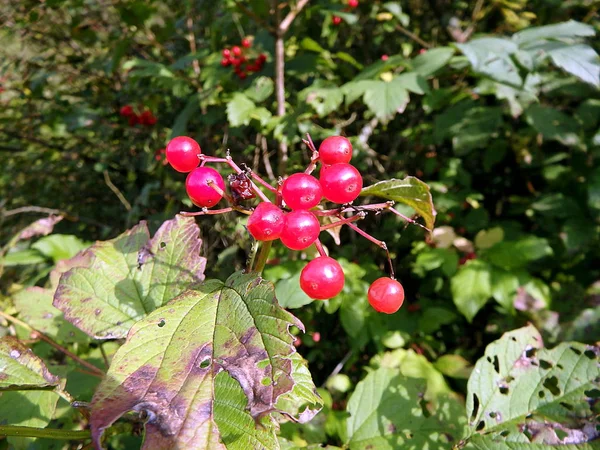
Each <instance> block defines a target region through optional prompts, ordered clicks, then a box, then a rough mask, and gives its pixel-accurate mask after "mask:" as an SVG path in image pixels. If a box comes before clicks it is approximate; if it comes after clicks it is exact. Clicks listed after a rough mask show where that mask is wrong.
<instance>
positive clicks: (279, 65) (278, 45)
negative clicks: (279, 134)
mask: <svg viewBox="0 0 600 450" xmlns="http://www.w3.org/2000/svg"><path fill="white" fill-rule="evenodd" d="M280 14H281V13H280V11H279V8H277V7H276V8H275V17H276V20H277V33H276V36H275V97H276V99H277V116H279V117H284V116H285V43H284V40H283V37H284V34H285V32H284V31H282V28H281V24H280V23H279V18H280ZM277 156H278V157H279V164H278V167H277V172H278V174H279V175H280V176H283V175H284V174H285V173H286V168H287V161H288V145H287V142H285V139H282V140H281V141H280V142H279V149H278V155H277Z"/></svg>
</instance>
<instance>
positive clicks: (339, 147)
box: [319, 136, 352, 166]
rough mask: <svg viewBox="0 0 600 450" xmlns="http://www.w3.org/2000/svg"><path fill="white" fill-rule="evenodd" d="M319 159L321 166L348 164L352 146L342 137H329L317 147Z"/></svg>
mask: <svg viewBox="0 0 600 450" xmlns="http://www.w3.org/2000/svg"><path fill="white" fill-rule="evenodd" d="M319 159H320V160H321V162H322V163H323V164H327V165H328V166H330V165H331V164H338V163H349V162H350V160H351V159H352V144H351V143H350V141H349V140H348V139H346V138H345V137H343V136H329V137H328V138H326V139H325V140H324V141H323V142H321V145H320V146H319Z"/></svg>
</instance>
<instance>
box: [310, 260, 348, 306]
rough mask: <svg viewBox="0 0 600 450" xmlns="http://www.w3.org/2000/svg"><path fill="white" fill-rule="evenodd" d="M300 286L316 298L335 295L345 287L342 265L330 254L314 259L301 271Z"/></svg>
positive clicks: (328, 297)
mask: <svg viewBox="0 0 600 450" xmlns="http://www.w3.org/2000/svg"><path fill="white" fill-rule="evenodd" d="M300 288H301V289H302V290H303V291H304V292H305V293H306V295H308V296H309V297H310V298H312V299H315V300H327V299H330V298H333V297H335V296H336V295H338V294H339V293H340V292H342V289H343V288H344V271H343V270H342V266H340V264H339V263H338V262H337V261H336V260H335V259H333V258H330V257H329V256H319V257H318V258H315V259H313V260H312V261H311V262H309V263H308V264H307V265H306V266H305V267H304V269H302V272H301V273H300Z"/></svg>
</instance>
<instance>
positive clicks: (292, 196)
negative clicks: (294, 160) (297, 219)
mask: <svg viewBox="0 0 600 450" xmlns="http://www.w3.org/2000/svg"><path fill="white" fill-rule="evenodd" d="M281 195H282V197H283V200H284V201H285V203H286V205H288V206H289V207H290V208H291V209H310V208H314V207H315V206H317V205H318V204H319V203H320V202H321V198H323V190H322V189H321V183H319V180H317V179H316V178H315V177H313V176H312V175H308V174H306V173H295V174H293V175H291V176H289V177H288V178H286V179H285V181H284V182H283V186H281Z"/></svg>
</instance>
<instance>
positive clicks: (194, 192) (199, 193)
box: [167, 148, 225, 208]
mask: <svg viewBox="0 0 600 450" xmlns="http://www.w3.org/2000/svg"><path fill="white" fill-rule="evenodd" d="M168 151H169V149H168V148H167V152H168ZM210 182H212V183H214V184H215V185H216V186H217V187H219V188H220V189H221V190H222V191H225V182H224V181H223V177H222V176H221V175H220V174H219V172H217V171H216V170H215V169H213V168H212V167H197V168H196V169H194V170H192V171H191V172H190V173H189V175H188V176H187V179H186V180H185V190H186V191H187V194H188V196H189V197H190V199H191V200H192V202H193V203H194V204H195V205H196V206H199V207H201V208H211V207H213V206H215V205H216V204H217V203H219V201H220V200H221V198H222V195H221V194H219V193H218V192H217V191H215V190H214V189H213V188H212V187H210V184H209V183H210Z"/></svg>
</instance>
